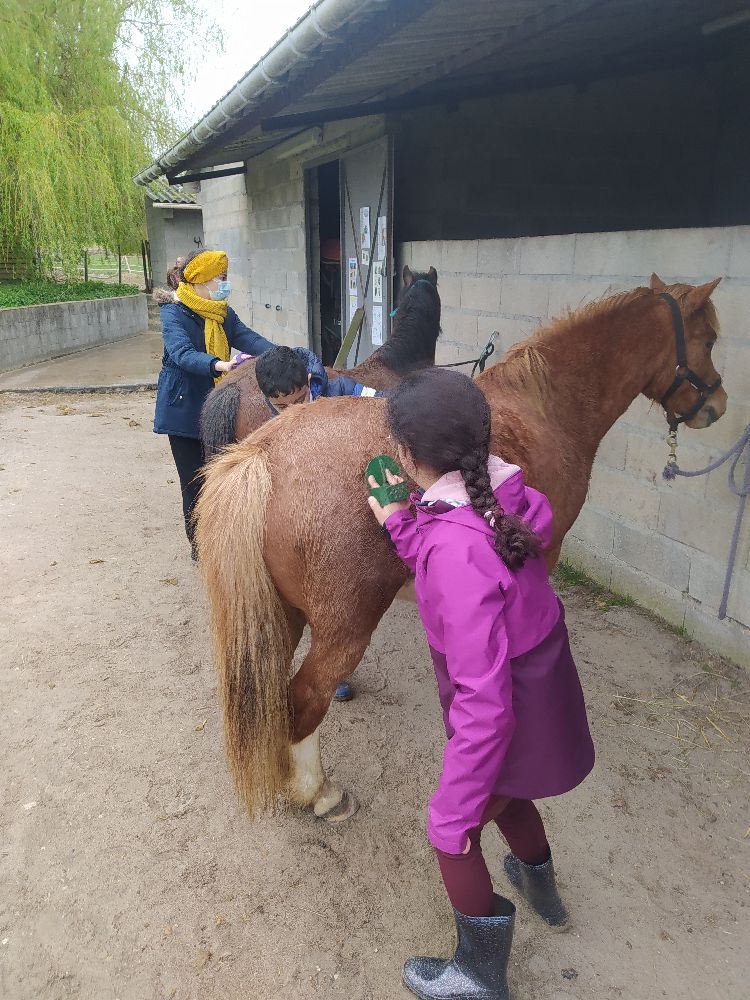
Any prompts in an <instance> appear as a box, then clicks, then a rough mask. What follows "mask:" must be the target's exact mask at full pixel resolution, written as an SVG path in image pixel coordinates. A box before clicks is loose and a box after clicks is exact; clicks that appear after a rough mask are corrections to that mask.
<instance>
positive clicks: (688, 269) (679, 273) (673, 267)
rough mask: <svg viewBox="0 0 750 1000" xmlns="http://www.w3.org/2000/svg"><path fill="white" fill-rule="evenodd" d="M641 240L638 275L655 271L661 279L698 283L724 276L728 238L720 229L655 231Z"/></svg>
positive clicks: (729, 239) (726, 233)
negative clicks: (670, 277)
mask: <svg viewBox="0 0 750 1000" xmlns="http://www.w3.org/2000/svg"><path fill="white" fill-rule="evenodd" d="M645 235H646V238H645V240H644V246H643V249H644V255H643V259H642V263H641V268H640V271H639V272H638V271H636V272H635V273H640V274H644V275H648V274H651V272H652V271H656V272H657V273H658V274H659V276H660V277H661V278H664V280H665V281H666V280H667V278H666V277H665V274H663V273H662V272H668V273H669V275H670V276H673V277H675V278H679V279H681V280H683V281H688V282H689V283H690V284H699V283H700V282H701V281H704V280H707V279H708V278H716V277H719V276H720V275H724V274H727V272H728V270H729V252H730V248H731V235H730V232H728V231H727V230H726V229H724V228H723V227H716V228H712V229H655V230H649V231H648V232H647V233H646V234H645Z"/></svg>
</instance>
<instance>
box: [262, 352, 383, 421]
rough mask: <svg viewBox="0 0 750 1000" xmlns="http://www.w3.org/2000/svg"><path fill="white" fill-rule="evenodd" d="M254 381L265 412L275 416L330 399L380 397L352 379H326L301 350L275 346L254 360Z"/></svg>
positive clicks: (315, 361) (309, 354) (316, 362)
mask: <svg viewBox="0 0 750 1000" xmlns="http://www.w3.org/2000/svg"><path fill="white" fill-rule="evenodd" d="M255 377H256V378H257V380H258V386H259V387H260V391H261V392H262V393H263V395H264V396H265V398H266V403H267V404H268V408H269V410H270V411H271V413H273V415H274V416H276V415H277V414H278V413H280V412H281V411H283V410H285V409H286V408H287V407H288V406H295V405H296V404H297V403H314V402H315V400H316V399H330V398H331V397H333V396H382V395H383V393H382V392H376V391H375V389H370V388H368V386H366V385H361V384H360V383H359V382H355V381H354V379H353V378H348V377H347V376H346V375H339V376H338V377H337V378H329V377H328V372H327V371H326V370H325V368H324V367H323V363H322V361H321V360H320V358H318V356H317V355H316V354H313V352H312V351H308V350H307V349H306V348H304V347H284V346H283V345H279V346H277V347H273V348H272V349H271V350H269V351H266V353H265V354H264V355H263V356H262V357H260V358H258V361H257V362H256V365H255Z"/></svg>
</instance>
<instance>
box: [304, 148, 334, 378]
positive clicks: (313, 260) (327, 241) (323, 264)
mask: <svg viewBox="0 0 750 1000" xmlns="http://www.w3.org/2000/svg"><path fill="white" fill-rule="evenodd" d="M307 204H308V239H309V249H310V280H311V288H310V293H311V294H310V303H311V316H310V319H311V326H312V343H313V348H314V350H315V352H316V353H317V354H319V355H320V357H321V358H322V360H323V364H325V365H332V364H333V362H334V361H335V359H336V355H337V354H338V351H339V348H340V347H341V338H342V333H341V192H340V188H339V161H338V160H332V161H331V162H330V163H324V164H322V165H321V166H319V167H313V168H312V169H310V170H308V171H307Z"/></svg>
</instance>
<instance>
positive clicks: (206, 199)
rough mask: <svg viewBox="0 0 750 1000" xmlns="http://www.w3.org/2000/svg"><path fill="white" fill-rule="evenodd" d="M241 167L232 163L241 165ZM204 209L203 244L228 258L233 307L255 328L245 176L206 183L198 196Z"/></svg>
mask: <svg viewBox="0 0 750 1000" xmlns="http://www.w3.org/2000/svg"><path fill="white" fill-rule="evenodd" d="M238 165H241V164H231V166H238ZM198 201H199V202H200V205H201V208H202V210H203V241H204V244H205V246H206V247H209V248H210V249H211V250H225V251H226V252H227V254H228V255H229V267H230V275H229V277H230V279H231V282H232V298H231V304H232V308H233V309H234V310H236V312H237V313H238V314H239V316H240V319H242V320H243V321H244V322H245V323H247V324H249V325H250V326H252V325H253V324H252V301H251V297H250V288H251V285H250V214H249V200H248V196H247V193H246V188H245V175H244V174H234V175H232V176H230V177H220V178H218V179H217V180H212V181H203V182H202V183H201V190H200V193H199V194H198Z"/></svg>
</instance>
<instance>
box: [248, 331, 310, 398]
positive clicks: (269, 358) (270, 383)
mask: <svg viewBox="0 0 750 1000" xmlns="http://www.w3.org/2000/svg"><path fill="white" fill-rule="evenodd" d="M255 377H256V378H257V380H258V386H259V387H260V391H261V392H262V393H263V395H264V396H267V397H268V398H269V399H271V398H273V397H274V396H288V395H289V393H290V392H294V390H295V389H301V388H302V386H303V385H306V384H307V365H306V364H305V362H304V360H303V359H302V358H301V357H300V356H299V354H297V352H296V351H294V350H293V349H292V348H291V347H284V346H283V345H282V344H280V345H279V346H277V347H271V348H270V349H269V350H267V351H265V352H264V353H263V354H261V355H260V357H259V358H258V360H257V361H256V362H255Z"/></svg>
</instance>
